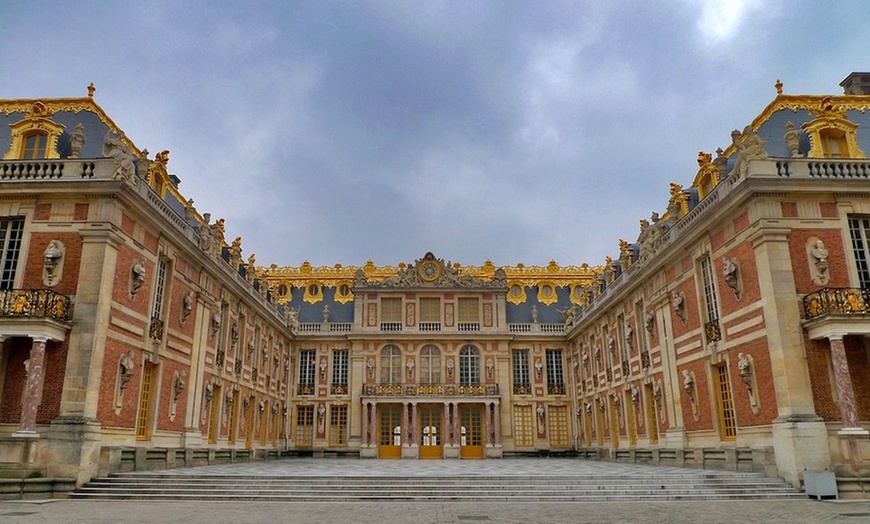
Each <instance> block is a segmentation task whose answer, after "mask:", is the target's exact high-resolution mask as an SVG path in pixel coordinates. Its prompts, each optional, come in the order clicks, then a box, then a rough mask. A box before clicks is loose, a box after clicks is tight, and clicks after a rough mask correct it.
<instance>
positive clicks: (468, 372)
mask: <svg viewBox="0 0 870 524" xmlns="http://www.w3.org/2000/svg"><path fill="white" fill-rule="evenodd" d="M459 383H460V384H478V383H480V351H478V349H477V348H476V347H474V346H471V345H468V346H463V347H462V349H460V350H459Z"/></svg>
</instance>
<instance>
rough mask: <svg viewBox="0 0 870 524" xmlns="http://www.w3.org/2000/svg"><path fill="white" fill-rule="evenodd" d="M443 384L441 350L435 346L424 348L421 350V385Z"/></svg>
mask: <svg viewBox="0 0 870 524" xmlns="http://www.w3.org/2000/svg"><path fill="white" fill-rule="evenodd" d="M440 382H441V350H440V349H438V348H437V347H435V346H432V345H427V346H423V349H421V350H420V383H421V384H438V383H440Z"/></svg>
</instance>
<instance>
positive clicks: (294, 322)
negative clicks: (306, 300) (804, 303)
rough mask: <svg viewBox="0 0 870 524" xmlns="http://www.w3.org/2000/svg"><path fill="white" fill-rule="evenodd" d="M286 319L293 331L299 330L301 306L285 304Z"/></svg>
mask: <svg viewBox="0 0 870 524" xmlns="http://www.w3.org/2000/svg"><path fill="white" fill-rule="evenodd" d="M284 320H286V321H287V326H288V327H289V328H290V332H291V333H296V332H297V331H299V308H292V307H290V306H287V305H285V306H284Z"/></svg>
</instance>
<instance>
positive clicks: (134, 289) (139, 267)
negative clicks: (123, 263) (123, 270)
mask: <svg viewBox="0 0 870 524" xmlns="http://www.w3.org/2000/svg"><path fill="white" fill-rule="evenodd" d="M144 283H145V259H144V258H140V259H139V260H138V261H137V262H136V263H135V264H133V266H132V267H131V268H130V300H133V299H134V298H136V293H138V292H139V288H141V287H142V284H144Z"/></svg>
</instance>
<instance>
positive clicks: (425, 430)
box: [417, 405, 444, 459]
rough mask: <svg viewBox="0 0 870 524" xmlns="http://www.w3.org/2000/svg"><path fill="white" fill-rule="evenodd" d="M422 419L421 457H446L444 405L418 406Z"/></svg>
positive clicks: (419, 415) (420, 418)
mask: <svg viewBox="0 0 870 524" xmlns="http://www.w3.org/2000/svg"><path fill="white" fill-rule="evenodd" d="M417 410H418V412H417V414H418V417H419V420H420V458H421V459H440V458H443V457H444V452H443V449H444V443H443V442H442V440H441V437H442V426H443V424H442V420H443V412H444V411H443V408H442V406H427V405H421V406H418V408H417Z"/></svg>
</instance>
